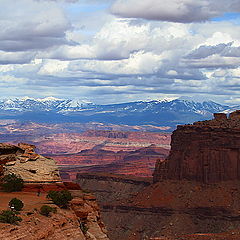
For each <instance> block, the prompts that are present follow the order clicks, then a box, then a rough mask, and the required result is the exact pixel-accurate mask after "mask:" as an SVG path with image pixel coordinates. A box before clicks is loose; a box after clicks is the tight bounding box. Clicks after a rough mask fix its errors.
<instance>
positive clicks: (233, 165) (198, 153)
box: [153, 111, 240, 183]
mask: <svg viewBox="0 0 240 240" xmlns="http://www.w3.org/2000/svg"><path fill="white" fill-rule="evenodd" d="M214 116H215V118H214V119H213V120H209V121H203V122H196V123H194V124H192V125H184V126H178V127H177V130H175V131H174V132H173V134H172V141H171V151H170V154H169V156H168V158H167V159H166V160H165V161H161V160H160V161H158V162H157V163H156V168H155V171H154V175H153V176H154V181H155V182H157V181H160V180H163V179H174V180H182V179H186V180H194V181H200V182H203V183H215V182H219V181H227V180H240V150H239V149H240V111H236V112H233V113H231V114H230V116H229V118H227V115H226V114H215V115H214Z"/></svg>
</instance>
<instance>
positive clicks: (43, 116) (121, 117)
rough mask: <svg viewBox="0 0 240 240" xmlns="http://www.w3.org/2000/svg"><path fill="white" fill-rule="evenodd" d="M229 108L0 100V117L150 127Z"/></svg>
mask: <svg viewBox="0 0 240 240" xmlns="http://www.w3.org/2000/svg"><path fill="white" fill-rule="evenodd" d="M230 109H232V107H230V106H227V105H221V104H218V103H216V102H213V101H203V102H195V101H193V100H191V99H190V100H187V99H174V100H151V101H136V102H126V103H117V104H106V105H101V104H94V103H92V102H88V101H85V100H77V99H75V100H70V99H58V98H54V97H47V98H43V99H40V98H36V99H34V98H28V97H26V98H22V99H20V98H15V99H2V100H0V118H2V119H6V118H9V117H10V118H11V119H12V118H13V119H18V120H24V121H26V120H30V121H45V122H48V121H53V122H54V121H55V122H56V121H58V122H64V121H65V122H93V121H96V122H102V123H105V124H106V123H114V124H126V125H135V124H137V125H144V124H151V125H156V126H176V125H177V124H185V123H187V122H190V123H191V122H194V121H200V120H206V119H210V118H211V117H212V114H213V113H215V112H224V111H225V112H226V111H227V112H228V111H230Z"/></svg>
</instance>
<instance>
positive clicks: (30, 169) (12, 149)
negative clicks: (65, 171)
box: [0, 143, 61, 182]
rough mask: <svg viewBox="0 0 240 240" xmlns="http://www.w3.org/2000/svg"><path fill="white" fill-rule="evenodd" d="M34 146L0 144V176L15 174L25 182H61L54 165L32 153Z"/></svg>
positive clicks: (49, 159)
mask: <svg viewBox="0 0 240 240" xmlns="http://www.w3.org/2000/svg"><path fill="white" fill-rule="evenodd" d="M34 150H35V146H34V145H29V144H26V143H19V144H18V146H14V145H11V144H4V143H1V144H0V166H1V167H0V175H5V174H9V173H15V174H17V175H20V176H21V177H22V178H23V180H24V181H25V182H59V181H61V179H60V175H59V171H58V168H57V166H56V163H55V161H54V160H53V159H51V158H45V157H43V156H41V155H39V154H36V153H35V152H34Z"/></svg>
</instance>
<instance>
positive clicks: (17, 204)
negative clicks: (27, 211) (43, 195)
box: [8, 198, 24, 211]
mask: <svg viewBox="0 0 240 240" xmlns="http://www.w3.org/2000/svg"><path fill="white" fill-rule="evenodd" d="M8 205H9V207H11V208H12V207H13V209H14V210H16V211H21V210H22V208H23V206H24V204H23V202H22V201H21V200H20V199H18V198H13V199H12V200H11V201H10V202H9V203H8Z"/></svg>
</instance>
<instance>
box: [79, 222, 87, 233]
mask: <svg viewBox="0 0 240 240" xmlns="http://www.w3.org/2000/svg"><path fill="white" fill-rule="evenodd" d="M80 229H81V230H82V232H83V233H84V234H86V233H87V231H88V226H87V225H86V223H84V222H80Z"/></svg>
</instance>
